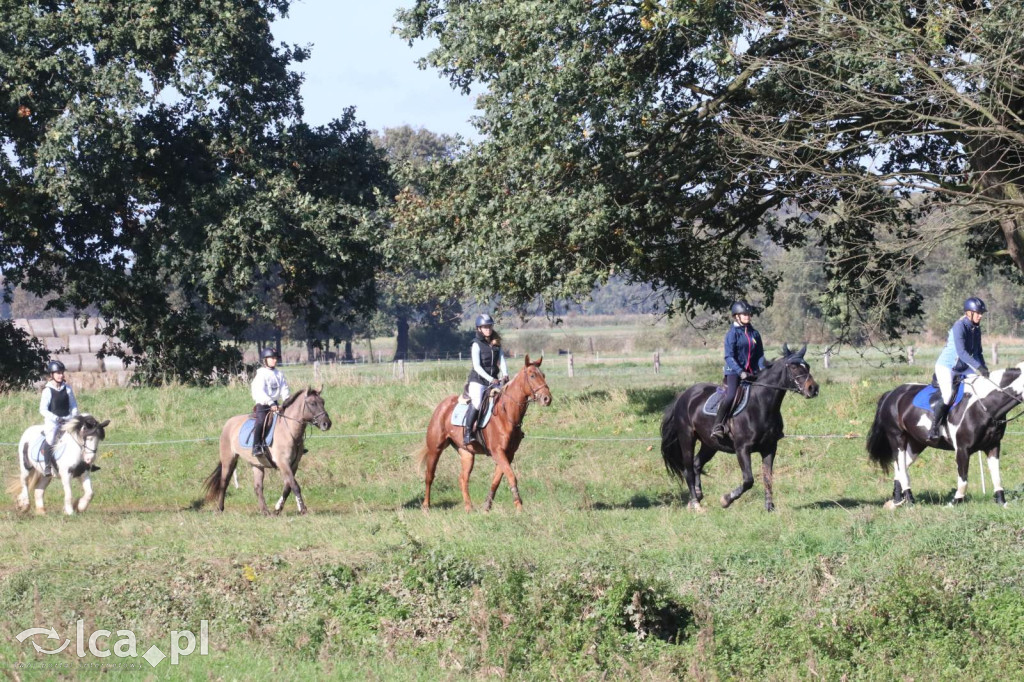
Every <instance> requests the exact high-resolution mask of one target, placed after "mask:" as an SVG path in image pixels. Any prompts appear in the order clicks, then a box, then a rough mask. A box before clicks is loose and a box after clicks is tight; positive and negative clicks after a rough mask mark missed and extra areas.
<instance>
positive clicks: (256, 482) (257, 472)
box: [252, 467, 270, 516]
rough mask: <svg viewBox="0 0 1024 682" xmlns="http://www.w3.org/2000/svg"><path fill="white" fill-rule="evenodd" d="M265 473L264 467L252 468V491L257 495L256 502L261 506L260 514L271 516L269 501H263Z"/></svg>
mask: <svg viewBox="0 0 1024 682" xmlns="http://www.w3.org/2000/svg"><path fill="white" fill-rule="evenodd" d="M265 473H266V472H264V471H263V467H253V468H252V489H253V491H255V493H256V501H257V502H258V503H259V505H260V514H263V515H264V516H270V510H269V509H267V501H266V500H265V499H263V477H264V475H265Z"/></svg>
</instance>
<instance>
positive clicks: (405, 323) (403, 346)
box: [394, 315, 409, 360]
mask: <svg viewBox="0 0 1024 682" xmlns="http://www.w3.org/2000/svg"><path fill="white" fill-rule="evenodd" d="M397 327H398V334H397V336H396V337H395V357H394V359H395V360H408V359H409V318H407V317H405V316H404V315H401V316H399V318H398V322H397Z"/></svg>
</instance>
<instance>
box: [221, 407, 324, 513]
mask: <svg viewBox="0 0 1024 682" xmlns="http://www.w3.org/2000/svg"><path fill="white" fill-rule="evenodd" d="M249 417H250V415H248V414H240V415H238V416H237V417H232V418H231V419H229V420H228V421H227V422H226V423H225V424H224V428H223V430H221V433H220V462H219V463H218V464H217V468H216V469H214V470H213V473H211V474H210V475H209V477H207V479H206V484H205V485H204V486H203V489H204V490H205V492H206V501H207V502H216V503H217V509H218V510H219V511H224V495H225V493H226V492H227V488H228V481H229V480H231V475H232V474H233V473H234V471H235V466H236V465H237V464H238V458H239V457H241V458H242V459H244V460H245V461H246V462H248V463H249V464H250V465H251V466H252V475H253V489H254V490H255V491H256V499H257V500H258V501H259V504H260V513H261V514H263V515H264V516H266V515H268V514H270V511H269V510H268V509H267V501H266V500H265V499H263V476H264V472H265V470H266V468H267V466H266V464H264V463H263V462H261V461H260V460H259V459H257V458H256V457H253V456H252V449H251V448H245V447H242V446H241V444H240V443H239V442H238V433H239V431H241V429H242V425H243V424H244V423H245V421H246V420H247V419H248V418H249ZM307 424H315V425H316V426H317V427H318V428H319V429H320V430H321V431H327V430H328V429H330V428H331V417H330V415H328V414H327V409H326V408H325V407H324V399H323V396H321V395H320V392H319V391H317V390H313V389H312V388H305V389H303V390H301V391H299V392H298V393H296V394H294V395H292V396H291V397H290V398H288V400H286V401H284V404H282V405H281V408H280V410H279V411H278V420H277V427H276V428H275V431H274V442H273V443H272V444H271V445H270V457H271V460H272V461H273V463H274V465H275V467H276V468H277V469H278V471H280V472H281V478H283V479H284V492H283V493H281V499H279V500H278V501H277V504H276V505H274V513H275V514H279V513H281V510H282V509H283V508H284V503H285V500H287V499H288V494H289V493H295V503H296V504H297V505H298V508H299V513H300V514H305V513H306V512H307V511H308V508H307V507H306V502H305V500H303V499H302V490H301V489H300V488H299V484H298V482H297V481H296V480H295V472H296V471H298V470H299V461H300V460H301V459H302V454H303V451H304V448H303V442H304V441H305V438H306V425H307Z"/></svg>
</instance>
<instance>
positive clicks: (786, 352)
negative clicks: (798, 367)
mask: <svg viewBox="0 0 1024 682" xmlns="http://www.w3.org/2000/svg"><path fill="white" fill-rule="evenodd" d="M791 352H792V351H790V350H789V344H788V343H784V344H782V356H783V357H786V356H788V355H789V354H790V353H791Z"/></svg>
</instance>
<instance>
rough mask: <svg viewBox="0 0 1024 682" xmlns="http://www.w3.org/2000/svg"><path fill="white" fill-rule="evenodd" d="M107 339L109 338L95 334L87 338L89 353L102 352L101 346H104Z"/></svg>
mask: <svg viewBox="0 0 1024 682" xmlns="http://www.w3.org/2000/svg"><path fill="white" fill-rule="evenodd" d="M108 338H109V337H107V336H104V335H103V334H96V335H94V336H90V337H89V352H90V353H99V352H100V351H101V350H103V344H105V343H106V342H107V339H108Z"/></svg>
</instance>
